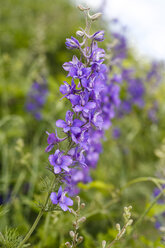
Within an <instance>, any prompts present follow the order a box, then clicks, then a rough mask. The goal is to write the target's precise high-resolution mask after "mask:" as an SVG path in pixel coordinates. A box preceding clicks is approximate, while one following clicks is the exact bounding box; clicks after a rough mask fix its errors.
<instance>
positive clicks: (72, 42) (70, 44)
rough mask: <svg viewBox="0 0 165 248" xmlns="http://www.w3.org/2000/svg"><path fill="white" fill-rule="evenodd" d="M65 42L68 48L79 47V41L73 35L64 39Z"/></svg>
mask: <svg viewBox="0 0 165 248" xmlns="http://www.w3.org/2000/svg"><path fill="white" fill-rule="evenodd" d="M65 44H66V47H67V48H68V49H74V48H80V43H79V41H78V40H77V39H76V38H74V37H71V39H66V42H65Z"/></svg>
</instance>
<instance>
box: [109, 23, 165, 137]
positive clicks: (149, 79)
mask: <svg viewBox="0 0 165 248" xmlns="http://www.w3.org/2000/svg"><path fill="white" fill-rule="evenodd" d="M114 24H115V25H117V28H116V29H117V30H119V31H114V32H112V39H113V44H114V45H113V46H112V47H111V54H112V55H111V64H113V65H115V66H116V67H117V68H118V79H120V82H122V85H121V96H122V97H121V101H120V102H121V103H120V105H119V106H118V109H117V117H118V118H123V117H124V116H125V115H127V114H130V113H131V112H132V110H133V108H134V107H136V108H138V109H144V107H145V108H146V109H147V117H148V119H149V120H150V121H151V122H152V123H157V121H158V118H157V111H158V102H157V101H155V100H152V99H153V93H154V92H153V91H155V89H156V87H157V86H158V84H159V83H160V82H161V79H162V78H161V73H160V68H161V65H160V63H158V62H152V63H151V65H150V68H149V69H148V70H147V71H146V70H145V69H144V70H142V71H141V73H140V74H139V69H138V70H137V69H136V70H135V68H137V66H134V63H133V62H132V65H130V66H129V67H128V65H127V63H125V61H127V59H129V57H130V54H129V53H130V50H129V44H128V41H127V37H126V34H125V28H124V27H120V23H119V21H118V20H117V19H115V20H113V25H114ZM135 63H136V62H135ZM110 69H112V67H110ZM140 70H141V69H140ZM148 85H150V89H148ZM151 89H152V90H151ZM149 90H150V92H147V93H148V95H149V96H150V102H151V104H150V106H147V107H146V103H145V96H146V91H149ZM120 135H121V131H120V130H119V128H118V127H115V128H114V129H113V132H112V136H113V137H114V138H115V139H116V138H119V137H120Z"/></svg>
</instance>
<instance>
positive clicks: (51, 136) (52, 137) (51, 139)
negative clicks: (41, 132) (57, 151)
mask: <svg viewBox="0 0 165 248" xmlns="http://www.w3.org/2000/svg"><path fill="white" fill-rule="evenodd" d="M46 133H47V135H48V138H47V142H48V144H49V145H48V146H47V147H46V149H45V151H46V152H50V151H51V150H52V149H53V147H54V146H55V145H56V144H58V143H60V142H62V141H64V140H65V139H66V138H63V139H60V138H59V137H58V136H57V130H55V133H48V132H46Z"/></svg>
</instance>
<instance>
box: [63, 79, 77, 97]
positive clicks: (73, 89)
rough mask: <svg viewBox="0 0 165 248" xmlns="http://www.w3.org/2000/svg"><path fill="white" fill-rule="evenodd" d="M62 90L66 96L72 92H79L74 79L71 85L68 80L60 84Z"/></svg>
mask: <svg viewBox="0 0 165 248" xmlns="http://www.w3.org/2000/svg"><path fill="white" fill-rule="evenodd" d="M60 92H61V93H62V94H63V95H65V96H69V95H70V94H74V93H75V92H77V90H76V84H75V83H74V80H73V79H72V82H71V86H70V85H69V84H68V83H67V82H66V81H64V85H61V86H60Z"/></svg>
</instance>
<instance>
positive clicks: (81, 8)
mask: <svg viewBox="0 0 165 248" xmlns="http://www.w3.org/2000/svg"><path fill="white" fill-rule="evenodd" d="M77 8H78V9H79V10H81V11H84V10H90V8H85V7H83V6H82V5H78V6H77Z"/></svg>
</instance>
